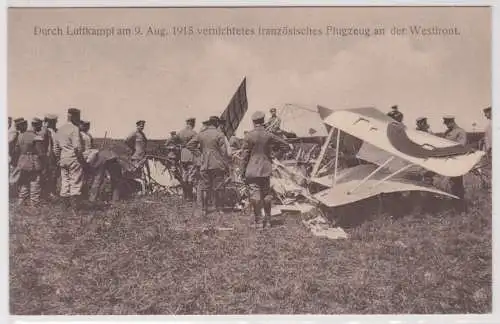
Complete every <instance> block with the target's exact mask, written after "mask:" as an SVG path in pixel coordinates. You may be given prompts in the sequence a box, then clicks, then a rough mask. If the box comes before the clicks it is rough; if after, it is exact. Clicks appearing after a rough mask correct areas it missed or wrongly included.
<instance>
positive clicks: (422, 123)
mask: <svg viewBox="0 0 500 324" xmlns="http://www.w3.org/2000/svg"><path fill="white" fill-rule="evenodd" d="M430 128H431V126H429V123H428V122H427V117H419V118H417V128H416V130H418V131H421V132H426V133H430V134H432V132H431V131H430Z"/></svg>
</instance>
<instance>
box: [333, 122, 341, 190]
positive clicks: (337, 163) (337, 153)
mask: <svg viewBox="0 0 500 324" xmlns="http://www.w3.org/2000/svg"><path fill="white" fill-rule="evenodd" d="M339 146H340V128H337V145H336V146H335V169H334V171H333V185H334V186H335V185H336V184H337V169H338V165H339V152H340V150H339Z"/></svg>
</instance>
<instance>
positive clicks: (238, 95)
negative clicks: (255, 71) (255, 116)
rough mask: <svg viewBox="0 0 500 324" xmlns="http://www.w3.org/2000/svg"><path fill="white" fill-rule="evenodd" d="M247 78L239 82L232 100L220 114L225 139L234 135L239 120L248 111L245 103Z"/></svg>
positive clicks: (246, 102)
mask: <svg viewBox="0 0 500 324" xmlns="http://www.w3.org/2000/svg"><path fill="white" fill-rule="evenodd" d="M246 85H247V78H246V77H245V78H244V79H243V81H242V82H241V84H240V86H239V87H238V90H236V92H235V94H234V95H233V98H231V101H230V102H229V105H228V106H227V108H226V110H224V112H223V113H222V115H221V116H220V118H221V119H222V120H224V125H223V126H222V127H223V129H224V132H225V134H226V136H227V138H231V136H233V135H234V134H235V133H236V130H237V129H238V126H239V125H240V122H241V120H242V119H243V117H244V116H245V113H246V112H247V109H248V101H247V86H246Z"/></svg>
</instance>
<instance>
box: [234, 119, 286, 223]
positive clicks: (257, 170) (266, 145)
mask: <svg viewBox="0 0 500 324" xmlns="http://www.w3.org/2000/svg"><path fill="white" fill-rule="evenodd" d="M252 121H253V124H254V129H253V130H252V131H250V132H248V133H247V134H246V135H245V139H244V142H243V147H242V155H243V156H242V162H243V169H244V170H245V178H246V182H247V184H248V185H249V187H250V202H251V204H252V207H253V212H254V216H255V224H256V225H257V224H258V223H259V222H260V216H261V210H262V207H264V214H265V218H264V221H263V224H262V225H263V227H266V223H269V225H270V218H271V202H272V195H271V192H270V177H271V173H272V157H271V151H272V147H273V145H274V144H276V145H279V146H283V147H287V148H289V149H292V148H293V147H292V146H291V145H289V144H288V143H286V142H285V141H284V140H283V139H281V138H279V137H278V136H276V135H274V134H272V133H271V132H269V131H266V129H265V126H264V113H263V112H261V111H257V112H255V113H254V114H253V115H252Z"/></svg>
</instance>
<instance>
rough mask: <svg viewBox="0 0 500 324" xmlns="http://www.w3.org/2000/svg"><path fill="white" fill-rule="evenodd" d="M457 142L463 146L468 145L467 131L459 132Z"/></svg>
mask: <svg viewBox="0 0 500 324" xmlns="http://www.w3.org/2000/svg"><path fill="white" fill-rule="evenodd" d="M457 142H459V143H460V144H462V145H467V133H466V132H465V131H463V132H458V134H457Z"/></svg>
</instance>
